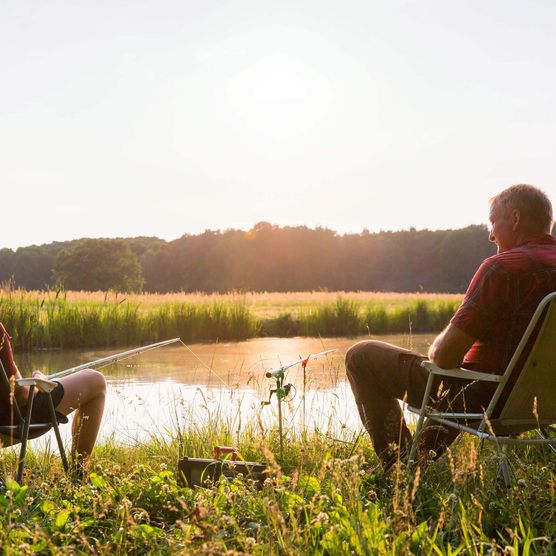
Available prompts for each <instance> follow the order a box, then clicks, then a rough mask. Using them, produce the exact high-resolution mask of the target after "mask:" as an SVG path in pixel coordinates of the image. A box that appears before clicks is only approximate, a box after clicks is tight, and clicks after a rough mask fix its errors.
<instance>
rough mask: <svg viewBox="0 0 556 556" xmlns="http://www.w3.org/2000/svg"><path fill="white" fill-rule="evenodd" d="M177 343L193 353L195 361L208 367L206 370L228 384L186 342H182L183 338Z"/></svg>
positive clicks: (225, 384) (224, 383) (226, 384)
mask: <svg viewBox="0 0 556 556" xmlns="http://www.w3.org/2000/svg"><path fill="white" fill-rule="evenodd" d="M179 343H180V344H181V345H182V346H183V347H184V348H186V349H187V350H188V351H189V352H190V353H191V355H193V357H195V359H197V361H199V363H201V365H203V367H205V369H208V371H209V372H210V373H212V374H213V375H214V376H215V377H216V378H217V379H218V380H219V381H220V382H221V383H222V384H223V385H224V386H228V383H227V382H226V381H225V380H224V379H223V378H222V377H221V376H220V375H219V374H218V373H217V372H216V371H215V370H214V369H213V368H212V367H209V365H207V364H206V363H205V362H204V361H203V360H202V359H201V358H200V357H199V356H198V355H197V354H196V353H195V352H194V351H193V350H192V349H191V348H190V347H189V346H188V345H187V344H186V343H184V342H183V340H180V341H179Z"/></svg>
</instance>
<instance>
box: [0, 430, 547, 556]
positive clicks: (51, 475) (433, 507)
mask: <svg viewBox="0 0 556 556" xmlns="http://www.w3.org/2000/svg"><path fill="white" fill-rule="evenodd" d="M225 430H226V427H224V426H222V427H219V426H218V423H211V424H210V425H207V426H205V428H199V427H198V426H195V425H194V424H190V426H188V427H187V428H184V429H183V430H181V431H180V433H179V441H178V438H177V437H175V438H173V439H170V440H168V441H161V440H160V439H154V438H153V440H152V441H151V442H150V443H147V444H145V445H141V446H136V447H128V448H123V447H121V446H116V445H114V444H113V443H107V444H105V445H103V446H100V447H99V448H97V450H96V452H95V454H94V459H93V464H92V467H91V473H90V475H89V477H88V478H87V479H85V480H84V481H83V482H80V481H75V480H73V479H72V478H71V476H70V477H66V476H65V475H64V474H63V472H62V470H61V469H60V463H59V460H58V459H57V458H56V457H55V456H48V455H46V456H45V455H44V454H39V453H36V454H33V453H30V454H29V457H28V461H27V469H28V471H27V475H26V480H27V482H28V485H29V486H24V487H22V486H20V485H18V484H16V483H15V482H13V481H11V480H9V479H7V486H8V490H7V491H4V492H2V493H0V516H1V522H0V544H1V546H2V548H3V551H4V553H6V554H37V553H39V554H53V553H65V554H76V553H87V554H91V553H93V554H103V555H104V554H106V555H107V554H183V553H188V554H190V553H191V554H257V555H263V554H264V555H266V554H270V555H274V554H275V555H278V554H279V555H292V556H293V555H298V554H311V555H312V554H316V555H335V554H355V555H365V554H379V555H380V554H398V553H399V554H446V555H448V554H520V553H522V554H553V553H554V550H555V544H554V543H555V540H554V539H555V538H556V536H555V535H556V526H555V523H556V493H555V490H554V484H555V480H556V475H555V468H554V465H553V462H551V461H550V458H548V457H547V454H546V453H543V452H542V450H536V451H535V452H533V451H531V450H528V449H523V450H520V451H518V453H517V456H516V458H515V459H514V463H516V466H517V467H518V473H519V475H520V476H521V477H526V481H522V482H520V484H519V485H517V486H515V487H513V488H511V489H509V490H506V489H505V488H503V487H501V486H500V484H499V483H498V481H497V480H496V478H495V476H496V457H495V455H494V453H493V451H491V450H490V448H489V449H485V450H483V452H482V453H481V454H480V455H478V453H477V446H478V445H477V444H476V443H475V441H474V440H470V441H466V442H464V443H461V444H460V446H459V447H458V448H457V449H456V450H455V451H454V452H452V453H450V454H449V457H448V458H445V459H444V460H443V461H440V462H437V463H435V464H434V465H432V466H431V467H430V468H428V469H424V470H421V472H420V473H419V475H418V477H419V478H418V484H415V483H413V482H412V481H411V480H410V479H409V476H408V475H407V473H406V472H405V470H404V469H403V468H400V469H399V470H398V471H396V472H394V474H393V475H391V476H389V477H386V476H384V475H383V474H382V472H380V471H377V472H375V473H373V474H367V473H365V472H364V471H362V469H363V467H364V459H365V458H368V459H370V458H372V455H371V454H372V452H371V451H370V447H369V445H368V443H367V441H364V442H363V443H362V444H361V443H360V444H358V445H354V444H353V443H349V442H346V443H337V442H334V441H333V440H332V439H330V438H328V437H327V436H326V435H324V434H322V433H319V432H315V433H312V434H308V435H304V436H303V437H301V436H293V437H290V438H289V441H288V444H287V449H286V451H285V454H284V458H283V459H282V460H280V459H278V458H277V457H276V456H275V455H274V454H275V453H276V451H277V447H278V445H277V438H276V437H274V436H272V435H269V434H268V433H267V432H266V431H263V430H256V429H252V430H244V431H243V432H242V434H241V436H240V437H239V438H234V442H235V443H237V445H238V447H239V449H240V453H241V455H242V456H243V457H244V458H245V459H248V460H257V461H266V462H267V463H268V464H269V474H268V479H267V480H266V482H265V484H264V486H263V487H262V489H258V488H257V487H256V485H254V484H253V483H252V482H250V481H249V480H248V478H238V479H235V480H228V479H222V480H221V481H220V482H218V483H217V484H215V485H214V486H212V487H211V488H195V489H191V488H188V487H186V486H180V485H179V484H178V483H177V481H176V475H175V471H176V460H177V458H178V454H179V453H180V449H181V451H182V452H183V453H187V454H188V455H190V456H194V455H199V456H203V457H210V455H211V454H210V452H211V447H212V446H214V445H217V444H223V443H228V442H229V441H230V440H231V438H230V435H229V432H222V431H225ZM354 440H355V439H354ZM15 459H16V458H15V457H14V456H12V455H11V454H8V455H5V456H3V457H2V462H3V466H4V469H5V470H6V469H9V468H11V467H13V466H14V465H15V463H16V462H15Z"/></svg>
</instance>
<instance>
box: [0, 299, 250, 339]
mask: <svg viewBox="0 0 556 556" xmlns="http://www.w3.org/2000/svg"><path fill="white" fill-rule="evenodd" d="M0 320H1V322H2V323H3V324H4V326H5V327H6V328H7V330H9V331H10V334H11V335H12V341H13V344H14V346H16V347H17V348H19V349H31V348H37V347H41V348H53V347H54V348H75V347H97V346H98V347H102V346H114V345H120V346H129V345H136V344H142V343H150V342H154V341H158V340H164V339H168V338H171V337H177V336H179V337H180V338H182V340H184V341H187V342H192V341H197V340H207V339H222V340H227V339H244V338H249V337H253V336H256V335H257V334H258V333H259V326H260V325H259V322H258V320H257V319H255V318H254V317H253V316H252V314H251V313H250V312H249V309H248V307H247V305H246V303H245V300H244V299H243V298H241V297H238V298H237V299H235V300H233V301H231V302H227V303H223V302H211V303H187V302H185V303H180V302H168V303H165V304H163V305H160V306H149V308H148V309H147V310H144V309H143V308H142V307H141V305H140V303H139V302H133V301H129V300H127V299H125V298H122V299H121V300H118V298H117V297H116V298H115V299H114V298H113V299H111V300H108V299H106V300H104V301H95V300H90V301H89V300H83V301H77V302H71V301H68V300H67V299H66V296H65V294H64V293H63V292H59V295H56V296H55V297H54V296H49V297H48V298H46V299H44V298H43V299H42V300H41V299H38V298H37V297H34V296H32V295H21V294H20V293H17V292H16V293H13V292H9V291H7V292H6V293H5V294H4V295H3V296H0Z"/></svg>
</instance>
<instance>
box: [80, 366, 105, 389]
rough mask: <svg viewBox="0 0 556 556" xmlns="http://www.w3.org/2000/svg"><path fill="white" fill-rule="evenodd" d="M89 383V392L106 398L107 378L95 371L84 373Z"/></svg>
mask: <svg viewBox="0 0 556 556" xmlns="http://www.w3.org/2000/svg"><path fill="white" fill-rule="evenodd" d="M82 372H83V373H84V378H85V379H86V381H87V386H88V390H89V391H90V392H91V393H94V394H95V395H97V396H106V378H105V377H104V375H103V374H102V373H101V372H99V371H95V370H93V369H86V370H85V371H82Z"/></svg>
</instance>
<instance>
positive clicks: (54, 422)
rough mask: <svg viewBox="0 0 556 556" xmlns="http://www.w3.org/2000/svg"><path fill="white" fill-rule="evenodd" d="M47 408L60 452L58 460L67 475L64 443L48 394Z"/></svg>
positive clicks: (67, 466) (67, 467)
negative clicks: (59, 459) (60, 461)
mask: <svg viewBox="0 0 556 556" xmlns="http://www.w3.org/2000/svg"><path fill="white" fill-rule="evenodd" d="M48 408H49V411H50V422H51V423H52V427H53V428H54V435H55V436H56V442H57V443H58V450H59V451H60V458H61V460H62V465H63V466H64V471H65V472H66V473H67V472H68V470H69V465H68V460H67V458H66V452H65V450H64V443H63V442H62V437H61V436H60V429H59V427H58V418H57V417H56V409H55V408H54V402H53V401H52V396H51V395H50V393H49V394H48Z"/></svg>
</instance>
